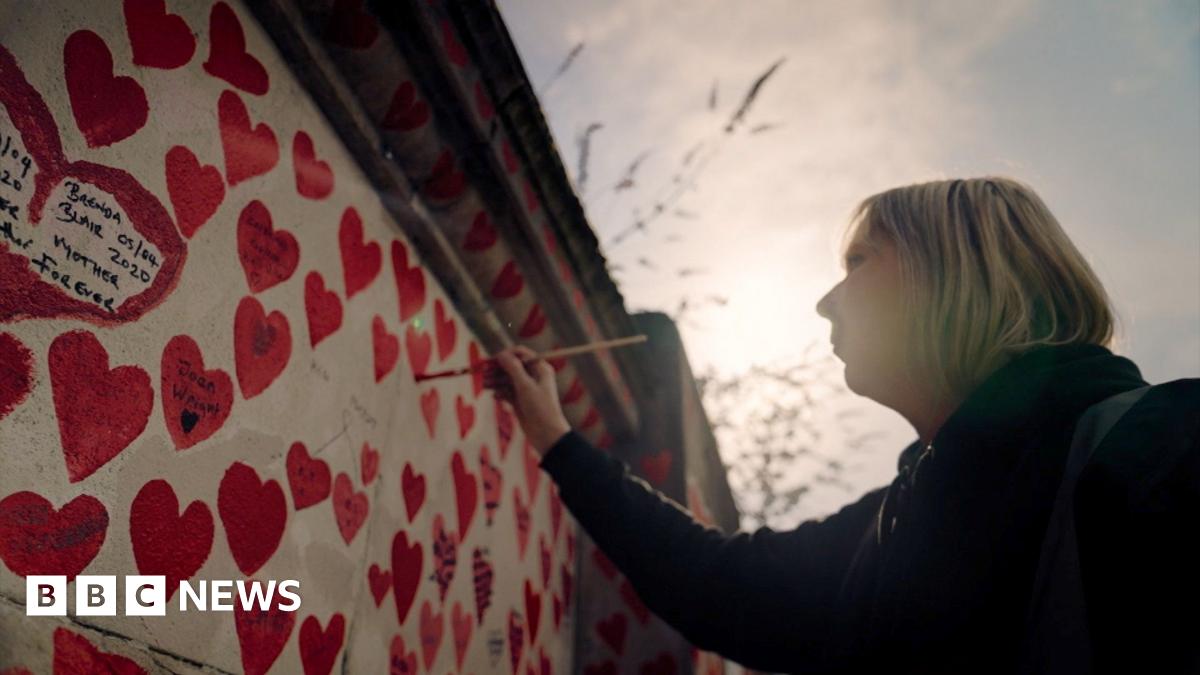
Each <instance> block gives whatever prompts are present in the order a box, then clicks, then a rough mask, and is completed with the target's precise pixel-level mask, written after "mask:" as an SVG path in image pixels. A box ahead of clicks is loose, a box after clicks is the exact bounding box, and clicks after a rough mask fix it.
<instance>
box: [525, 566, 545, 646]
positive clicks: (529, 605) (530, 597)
mask: <svg viewBox="0 0 1200 675" xmlns="http://www.w3.org/2000/svg"><path fill="white" fill-rule="evenodd" d="M541 618H542V594H541V593H538V592H537V591H535V590H533V584H531V583H529V580H528V579H526V580H525V619H526V621H527V625H528V626H529V642H530V643H531V644H532V643H533V641H534V640H536V639H537V632H538V625H539V623H540V622H541Z"/></svg>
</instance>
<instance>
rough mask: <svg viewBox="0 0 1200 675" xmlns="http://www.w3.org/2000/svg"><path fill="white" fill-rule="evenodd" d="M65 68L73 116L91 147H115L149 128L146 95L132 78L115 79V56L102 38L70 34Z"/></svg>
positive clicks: (84, 33)
mask: <svg viewBox="0 0 1200 675" xmlns="http://www.w3.org/2000/svg"><path fill="white" fill-rule="evenodd" d="M63 64H64V79H65V80H66V83H67V94H68V96H69V97H70V99H71V112H72V113H74V114H75V125H76V126H78V127H79V131H81V132H82V133H83V137H84V138H85V139H86V140H87V144H88V147H90V148H99V147H103V146H105V145H112V144H113V143H116V142H117V141H120V140H124V139H126V138H129V137H130V136H132V135H133V134H134V133H136V132H137V130H138V129H141V128H142V127H143V126H145V125H146V118H147V117H148V116H149V114H150V107H149V105H147V103H146V92H145V91H144V90H142V86H141V85H139V84H138V83H137V80H134V79H133V78H132V77H129V76H125V75H123V76H114V75H113V59H112V53H111V52H109V51H108V45H106V44H104V40H102V39H101V38H100V36H99V35H96V34H95V33H93V32H92V31H90V30H78V31H75V32H74V33H71V35H70V37H68V38H67V42H66V44H65V45H63Z"/></svg>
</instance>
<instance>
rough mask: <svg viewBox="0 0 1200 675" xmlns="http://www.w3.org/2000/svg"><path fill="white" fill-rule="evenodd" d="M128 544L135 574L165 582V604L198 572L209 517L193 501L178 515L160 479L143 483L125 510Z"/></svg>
mask: <svg viewBox="0 0 1200 675" xmlns="http://www.w3.org/2000/svg"><path fill="white" fill-rule="evenodd" d="M129 540H130V543H132V544H133V559H134V562H135V563H136V564H137V570H138V573H139V574H150V575H160V576H164V577H166V578H167V600H170V599H171V596H173V595H174V594H175V591H176V590H177V589H178V588H179V582H180V581H182V580H184V579H190V578H191V577H192V575H194V574H195V573H196V571H197V570H199V569H200V566H201V565H203V564H204V561H205V560H207V559H208V554H209V552H210V551H211V550H212V543H213V517H212V512H211V511H210V510H209V509H208V505H207V504H205V503H204V502H202V501H200V500H199V499H197V500H196V501H194V502H192V503H191V504H188V506H187V508H186V509H184V511H183V513H182V514H181V513H179V499H178V498H177V497H176V496H175V490H174V489H173V488H172V487H171V484H170V483H168V482H167V481H165V480H162V479H155V480H152V481H149V482H147V483H146V484H145V485H143V486H142V489H141V490H138V493H137V495H136V496H135V497H134V498H133V503H132V504H131V505H130V507H129Z"/></svg>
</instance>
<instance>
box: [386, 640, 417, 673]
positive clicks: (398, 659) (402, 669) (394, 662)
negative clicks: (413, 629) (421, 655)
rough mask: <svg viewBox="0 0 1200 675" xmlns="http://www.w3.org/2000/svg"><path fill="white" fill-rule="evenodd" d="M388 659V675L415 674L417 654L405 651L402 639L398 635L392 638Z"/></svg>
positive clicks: (414, 651)
mask: <svg viewBox="0 0 1200 675" xmlns="http://www.w3.org/2000/svg"><path fill="white" fill-rule="evenodd" d="M388 657H389V660H388V675H415V673H416V672H417V652H416V650H413V651H406V650H405V648H404V638H403V637H402V636H401V635H400V634H399V633H397V634H396V635H395V637H393V638H392V644H391V648H390V649H389V650H388Z"/></svg>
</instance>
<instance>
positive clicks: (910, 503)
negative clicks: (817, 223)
mask: <svg viewBox="0 0 1200 675" xmlns="http://www.w3.org/2000/svg"><path fill="white" fill-rule="evenodd" d="M849 225H850V227H849V228H847V233H848V234H850V235H851V236H850V237H849V240H850V243H849V245H848V246H845V247H844V263H845V268H846V276H845V278H844V279H843V280H842V281H841V282H839V283H838V284H837V285H836V286H834V287H833V288H832V289H831V290H830V291H829V292H828V293H827V294H826V295H825V296H824V297H823V298H821V300H820V302H819V303H818V304H817V307H816V309H817V312H818V313H819V314H820V315H821V316H823V317H825V318H827V319H829V320H830V321H831V323H832V324H833V326H832V342H833V345H834V353H835V354H837V355H838V357H839V358H840V359H841V360H842V361H843V362H844V363H845V377H846V383H847V385H848V386H849V388H850V389H851V390H853V391H854V392H856V393H858V394H860V395H862V396H866V397H868V398H871V399H873V400H875V401H878V402H879V403H881V404H883V405H885V406H887V407H889V408H892V409H893V410H895V411H897V412H898V413H900V414H901V415H903V416H904V417H905V419H907V420H908V422H909V423H911V424H912V426H913V428H914V429H915V430H916V433H917V435H918V439H917V440H916V441H915V442H913V443H912V444H911V445H909V446H908V447H907V448H905V449H904V450H903V451H902V452H901V453H900V457H899V462H898V469H899V471H898V474H897V476H896V478H895V479H894V480H893V481H892V483H891V485H889V486H884V487H880V488H878V489H875V490H872V491H870V492H868V493H867V494H866V495H865V496H863V497H862V498H861V499H859V500H858V501H857V502H855V503H853V504H850V505H848V506H846V507H844V508H842V509H841V510H840V511H838V512H837V513H836V514H834V515H831V516H829V517H827V518H825V519H823V520H812V521H808V522H805V523H803V524H801V525H800V526H799V527H797V528H796V529H795V530H792V531H788V532H776V531H773V530H771V529H769V528H766V527H764V528H760V529H759V530H757V531H755V532H753V533H746V532H738V533H736V534H734V535H732V536H725V535H723V534H721V533H720V532H718V531H717V530H715V529H708V528H705V527H704V526H702V525H700V524H699V523H697V522H695V521H694V520H693V519H692V518H691V516H690V515H689V514H688V513H687V512H686V511H685V510H684V509H683V508H682V507H680V506H679V505H678V504H676V503H675V502H674V501H672V500H670V499H668V498H667V497H665V496H663V495H661V494H660V493H658V492H656V491H654V490H653V489H652V488H650V486H649V485H647V484H646V483H645V482H644V481H642V480H640V479H638V478H635V477H632V476H631V475H630V474H629V473H628V467H627V466H626V465H625V464H624V463H623V462H620V461H618V460H617V459H615V458H613V457H612V456H610V455H608V454H607V453H604V452H601V451H599V450H597V449H596V448H594V447H592V446H591V445H590V444H589V443H588V442H587V441H586V440H585V439H584V438H583V437H582V436H580V435H579V434H577V433H576V432H574V431H572V430H571V428H570V425H569V424H568V423H567V420H566V418H565V417H564V415H563V412H562V409H561V407H560V405H559V400H558V393H557V390H556V385H555V380H554V370H553V368H552V367H551V366H550V365H549V364H548V363H546V362H545V361H544V360H537V359H536V355H535V354H534V353H533V352H532V351H530V350H529V349H527V348H524V347H515V348H510V349H507V350H504V351H503V352H501V353H499V354H498V355H497V358H498V363H499V365H500V367H501V370H497V371H495V372H494V373H492V374H491V375H490V376H489V377H488V384H489V386H491V387H493V388H494V389H495V390H496V394H497V396H498V397H500V398H502V399H505V400H508V401H510V402H511V403H512V404H513V405H514V408H515V410H516V413H517V416H518V419H519V420H520V423H521V425H522V427H523V429H524V430H525V433H526V435H527V437H528V439H529V441H530V443H532V444H533V446H534V447H535V448H536V449H537V451H538V452H539V453H541V454H542V456H543V459H542V463H541V466H542V468H543V469H545V470H546V471H547V472H548V473H549V474H550V475H551V476H552V477H553V479H554V480H555V482H556V483H557V484H558V486H559V490H560V495H561V497H562V499H563V502H564V503H565V504H566V506H567V507H568V509H569V510H570V511H571V513H572V515H574V516H575V518H576V519H577V520H578V521H579V523H580V524H581V525H582V526H583V527H584V529H585V530H586V531H587V532H588V533H589V534H590V535H591V536H592V538H593V539H594V540H595V542H596V544H597V545H598V546H599V547H600V548H601V549H602V550H603V551H604V553H605V554H607V555H608V557H609V558H610V559H611V560H612V561H613V562H614V563H615V564H616V565H617V566H618V567H619V568H620V569H621V570H622V572H623V573H625V575H626V576H627V577H628V578H629V579H630V581H631V582H632V583H633V585H634V587H635V588H636V589H637V591H638V592H639V594H640V595H641V596H642V599H643V600H644V601H645V603H646V605H647V606H649V607H650V608H651V609H652V610H653V611H654V612H655V613H656V614H657V615H658V616H660V617H661V618H663V619H664V620H665V621H667V622H668V623H670V624H671V625H673V626H674V627H675V628H676V629H678V630H679V631H680V632H681V633H682V634H683V635H684V637H686V638H687V639H688V640H690V641H691V642H692V643H693V644H694V645H696V646H698V647H700V648H702V649H706V650H711V651H716V652H718V653H720V654H722V655H724V656H726V657H728V658H731V659H733V660H734V661H737V662H739V663H742V664H744V665H746V666H749V667H752V668H756V669H759V670H765V671H774V672H804V673H809V672H813V673H816V672H821V673H825V672H872V671H874V670H876V669H878V670H880V671H884V670H886V671H887V672H922V673H965V672H973V673H979V672H1016V668H1017V663H1018V661H1017V659H1018V654H1019V649H1020V644H1021V638H1022V636H1023V630H1024V622H1025V618H1026V612H1027V610H1028V603H1029V598H1030V593H1031V589H1032V587H1033V582H1034V575H1035V572H1036V569H1037V563H1038V555H1039V549H1040V546H1041V543H1042V539H1043V535H1044V533H1045V531H1046V527H1047V522H1048V519H1049V515H1050V510H1051V506H1052V504H1053V501H1054V496H1055V493H1056V490H1057V489H1058V486H1059V482H1060V480H1061V478H1062V475H1063V465H1064V463H1065V460H1066V453H1067V450H1068V448H1069V446H1070V441H1071V435H1072V430H1073V427H1074V423H1075V420H1076V419H1077V418H1078V417H1079V415H1080V414H1081V413H1082V412H1083V411H1084V410H1085V409H1086V408H1088V407H1089V406H1090V405H1092V404H1093V403H1096V402H1099V401H1101V400H1103V399H1105V398H1108V397H1110V396H1112V395H1114V394H1117V393H1120V392H1123V391H1128V390H1130V389H1136V388H1138V387H1142V386H1144V385H1145V384H1146V382H1145V381H1144V380H1143V379H1142V377H1141V374H1140V372H1139V370H1138V368H1137V366H1136V365H1135V364H1134V363H1133V362H1131V361H1130V360H1128V359H1126V358H1124V357H1122V356H1117V355H1114V354H1113V353H1112V352H1111V351H1110V350H1109V345H1110V344H1111V341H1112V338H1113V312H1112V311H1111V309H1110V303H1109V299H1108V297H1107V295H1106V294H1105V291H1104V289H1103V288H1102V286H1101V284H1100V282H1099V280H1098V279H1097V277H1096V275H1095V274H1094V273H1093V271H1092V269H1091V267H1090V266H1089V265H1088V263H1087V261H1086V260H1085V259H1084V257H1083V255H1081V254H1080V252H1079V251H1078V249H1076V247H1075V246H1074V245H1073V244H1072V243H1071V241H1070V240H1069V239H1068V238H1067V235H1066V234H1065V233H1064V232H1063V230H1062V228H1061V227H1060V226H1059V224H1058V222H1057V220H1056V219H1055V218H1054V216H1053V215H1052V214H1051V213H1050V211H1049V210H1048V209H1047V208H1046V206H1045V204H1044V203H1043V202H1042V200H1041V199H1040V198H1039V197H1038V196H1037V195H1036V194H1035V193H1034V191H1033V190H1031V189H1030V188H1029V187H1028V186H1026V185H1023V184H1022V183H1019V182H1017V181H1014V180H1011V179H1007V178H996V177H993V178H986V179H984V178H979V179H969V180H945V181H936V182H929V183H923V184H918V185H910V186H905V187H899V188H895V189H892V190H888V191H886V192H883V193H880V194H877V195H874V196H872V197H869V198H867V199H866V200H864V201H863V202H862V203H861V204H860V205H859V206H858V208H857V209H856V210H855V212H854V214H853V215H852V217H851V219H850V222H849ZM523 361H524V362H526V363H525V364H524V365H523V364H522V362H523ZM1081 546H1082V545H1081ZM1081 556H1082V558H1083V563H1082V564H1083V565H1084V567H1085V572H1086V573H1088V574H1090V575H1091V576H1090V577H1088V583H1089V585H1088V587H1087V594H1088V595H1087V598H1088V602H1089V606H1091V605H1092V604H1094V605H1095V606H1096V607H1099V608H1101V609H1103V608H1105V607H1109V606H1111V603H1109V604H1105V602H1104V601H1103V600H1102V599H1101V598H1100V595H1099V594H1100V593H1103V592H1106V591H1105V590H1104V588H1105V587H1106V586H1105V585H1106V584H1119V583H1120V579H1121V577H1120V575H1121V574H1122V571H1121V570H1115V569H1107V568H1105V567H1103V564H1104V563H1103V560H1093V559H1092V558H1091V557H1089V554H1088V553H1087V551H1084V552H1083V553H1082V554H1081ZM1097 557H1098V556H1097ZM1101 609H1097V610H1094V611H1095V612H1099V611H1101ZM1193 609H1194V608H1190V609H1189V612H1190V611H1191V610H1193ZM1192 616H1193V619H1192V624H1191V625H1192V626H1193V627H1194V626H1196V625H1197V624H1196V622H1195V619H1194V615H1192ZM1089 620H1090V621H1093V622H1094V625H1093V633H1092V634H1093V637H1094V638H1095V639H1096V642H1097V643H1105V642H1108V641H1106V640H1104V639H1103V638H1105V637H1106V636H1108V635H1110V634H1119V632H1120V631H1122V630H1125V629H1126V628H1127V627H1128V626H1127V624H1128V623H1129V622H1128V617H1120V616H1117V615H1116V612H1115V611H1114V612H1110V613H1109V614H1096V615H1094V616H1092V617H1090V619H1089ZM1139 621H1143V622H1144V621H1149V622H1150V624H1153V625H1154V626H1159V625H1160V623H1156V622H1155V621H1156V619H1154V618H1148V617H1142V618H1140V619H1139ZM1143 625H1147V624H1143ZM1162 630H1164V631H1167V632H1168V633H1169V631H1170V629H1169V628H1163V629H1162ZM1176 632H1177V633H1178V631H1176ZM1168 637H1171V636H1170V635H1168V636H1165V637H1163V639H1164V640H1165V639H1167V638H1168ZM1195 639H1196V637H1195V636H1193V637H1192V640H1195ZM1112 642H1114V643H1116V642H1119V640H1113V641H1112ZM1105 649H1107V647H1105ZM1117 649H1118V648H1117V647H1115V646H1114V647H1113V650H1114V651H1111V652H1103V651H1102V652H1098V653H1097V657H1098V658H1099V659H1100V663H1102V664H1109V665H1112V664H1115V663H1117V662H1118V661H1120V659H1122V658H1130V659H1131V660H1137V662H1138V663H1140V664H1142V665H1146V664H1148V663H1151V662H1154V658H1155V657H1154V655H1150V654H1145V653H1141V654H1133V653H1132V652H1130V651H1128V650H1126V651H1116V650H1117ZM1176 657H1178V654H1176ZM1163 658H1167V657H1165V656H1164V657H1163ZM1143 672H1148V671H1143Z"/></svg>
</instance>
